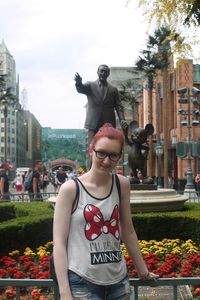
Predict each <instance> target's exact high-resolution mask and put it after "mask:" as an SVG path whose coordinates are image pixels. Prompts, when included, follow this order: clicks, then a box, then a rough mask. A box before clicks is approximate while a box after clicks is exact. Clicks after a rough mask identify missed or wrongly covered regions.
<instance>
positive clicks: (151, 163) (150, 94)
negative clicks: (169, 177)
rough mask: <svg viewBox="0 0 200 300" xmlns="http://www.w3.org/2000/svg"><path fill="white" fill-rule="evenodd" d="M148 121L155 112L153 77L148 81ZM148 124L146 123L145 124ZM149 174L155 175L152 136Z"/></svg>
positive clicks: (150, 121) (150, 138) (150, 139)
mask: <svg viewBox="0 0 200 300" xmlns="http://www.w3.org/2000/svg"><path fill="white" fill-rule="evenodd" d="M148 86H149V88H148V123H150V124H152V122H153V114H152V88H153V79H152V78H151V79H149V83H148ZM145 126H146V124H145ZM147 169H148V174H147V175H148V176H150V177H153V139H152V136H150V137H149V155H148V168H147Z"/></svg>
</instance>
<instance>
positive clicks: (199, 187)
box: [195, 173, 200, 199]
mask: <svg viewBox="0 0 200 300" xmlns="http://www.w3.org/2000/svg"><path fill="white" fill-rule="evenodd" d="M195 184H196V191H197V197H198V199H200V173H197V175H196V177H195Z"/></svg>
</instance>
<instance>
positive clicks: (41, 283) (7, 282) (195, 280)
mask: <svg viewBox="0 0 200 300" xmlns="http://www.w3.org/2000/svg"><path fill="white" fill-rule="evenodd" d="M130 284H131V286H132V287H133V293H132V295H131V299H134V300H138V299H139V287H142V286H150V287H154V288H156V287H159V286H162V287H163V286H172V287H173V296H172V297H173V298H170V297H169V298H167V299H168V300H171V299H173V300H178V299H179V295H178V286H184V285H189V286H190V285H191V286H194V285H200V277H184V278H160V279H158V280H156V281H152V282H149V281H141V280H139V279H137V278H131V279H130ZM8 286H11V287H16V300H20V293H21V292H20V287H51V288H53V290H54V300H59V290H58V286H57V284H56V283H55V282H54V281H53V280H52V279H46V280H44V279H39V280H38V279H7V278H6V279H0V287H8ZM147 299H148V298H147ZM187 299H191V298H187Z"/></svg>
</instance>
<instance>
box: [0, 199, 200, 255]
mask: <svg viewBox="0 0 200 300" xmlns="http://www.w3.org/2000/svg"><path fill="white" fill-rule="evenodd" d="M0 220H1V224H0V256H2V255H6V254H7V253H8V252H10V251H12V250H16V249H18V250H20V251H23V250H24V249H25V248H26V247H31V248H32V249H36V248H37V247H38V246H40V245H43V244H45V243H46V242H48V241H52V238H53V234H52V228H53V207H52V205H51V204H49V203H47V202H26V203H22V202H21V203H6V204H3V203H2V204H0ZM133 224H134V226H135V229H136V232H137V235H138V238H139V239H141V240H142V239H145V240H151V239H153V240H162V239H163V238H180V239H182V240H187V239H192V240H194V241H195V242H197V243H198V242H200V203H187V204H185V210H184V211H176V212H162V213H161V212H160V213H155V212H154V213H144V214H133Z"/></svg>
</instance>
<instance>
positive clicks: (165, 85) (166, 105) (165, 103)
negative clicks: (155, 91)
mask: <svg viewBox="0 0 200 300" xmlns="http://www.w3.org/2000/svg"><path fill="white" fill-rule="evenodd" d="M168 118H169V103H168V69H167V66H166V67H164V68H163V137H164V147H163V152H164V188H168V186H169V182H168V144H169V135H168Z"/></svg>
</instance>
